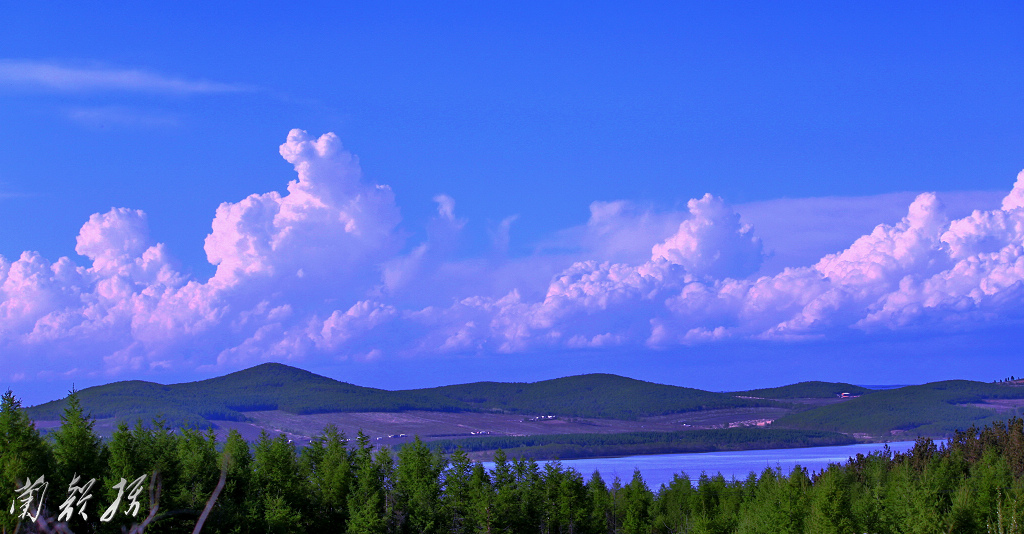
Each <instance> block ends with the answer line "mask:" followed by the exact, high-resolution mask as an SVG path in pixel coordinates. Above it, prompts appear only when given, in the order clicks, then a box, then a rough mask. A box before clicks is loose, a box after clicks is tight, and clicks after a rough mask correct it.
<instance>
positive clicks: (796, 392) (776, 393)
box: [732, 380, 872, 399]
mask: <svg viewBox="0 0 1024 534" xmlns="http://www.w3.org/2000/svg"><path fill="white" fill-rule="evenodd" d="M871 391H872V390H870V389H867V388H862V387H860V386H855V385H853V384H846V383H843V382H818V381H816V380H815V381H810V382H798V383H796V384H790V385H788V386H780V387H777V388H764V389H751V390H749V391H734V392H732V395H740V396H744V397H761V398H764V399H829V398H834V397H838V396H839V395H840V394H842V393H849V394H851V395H864V394H865V393H871Z"/></svg>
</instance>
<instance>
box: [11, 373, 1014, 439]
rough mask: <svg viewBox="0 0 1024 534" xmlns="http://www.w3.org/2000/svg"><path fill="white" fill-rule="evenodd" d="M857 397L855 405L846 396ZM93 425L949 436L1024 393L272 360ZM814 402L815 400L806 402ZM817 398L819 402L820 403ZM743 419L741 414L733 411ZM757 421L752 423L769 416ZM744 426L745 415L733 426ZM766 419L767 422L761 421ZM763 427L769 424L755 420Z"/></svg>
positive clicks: (95, 407)
mask: <svg viewBox="0 0 1024 534" xmlns="http://www.w3.org/2000/svg"><path fill="white" fill-rule="evenodd" d="M841 393H850V394H851V395H853V396H855V397H857V398H851V399H844V400H842V401H840V400H839V399H838V398H837V396H838V395H839V394H841ZM78 395H79V399H80V401H81V403H82V406H83V407H84V409H85V410H86V413H91V415H92V417H94V418H96V419H112V420H123V421H126V422H128V423H129V424H131V423H134V422H135V421H136V420H137V419H141V420H142V421H143V422H146V423H148V422H149V421H151V420H152V419H154V418H156V417H160V418H162V419H164V421H165V422H166V423H167V424H168V425H169V426H172V427H177V426H189V427H197V428H205V427H210V426H211V425H212V424H213V423H211V422H212V421H236V422H241V421H246V420H247V416H246V415H245V412H254V411H272V410H280V411H283V412H287V413H291V414H298V415H308V414H324V413H336V412H405V411H412V410H422V411H428V412H477V413H508V414H524V415H556V416H560V417H569V418H572V417H575V418H590V419H618V420H634V421H635V420H639V419H643V418H645V417H654V416H664V415H671V414H681V413H687V412H690V413H695V412H704V411H707V410H733V411H734V412H736V413H740V412H743V411H744V410H747V411H748V412H749V411H751V410H753V411H756V410H757V409H762V408H771V409H773V410H774V413H777V414H778V413H781V414H782V415H781V416H772V417H776V418H775V419H774V421H773V422H772V423H771V424H772V426H774V427H776V428H788V429H795V430H802V431H829V432H841V433H844V434H847V435H851V436H852V435H865V436H866V435H871V436H875V437H876V438H877V437H879V436H889V435H900V434H902V433H910V434H909V435H913V434H915V433H916V434H921V435H929V436H943V435H950V434H951V432H952V431H953V430H954V429H957V428H959V429H965V428H967V427H969V426H971V425H977V426H981V425H984V424H988V423H990V422H992V421H996V420H1003V421H1005V420H1006V419H1007V418H1008V417H1010V416H1013V415H1021V414H1022V413H1024V412H1022V410H1024V387H1019V386H1015V385H1013V384H1004V383H999V384H989V383H982V382H973V381H968V380H949V381H943V382H934V383H930V384H924V385H919V386H906V387H902V388H898V389H888V390H869V389H867V388H864V387H861V386H855V385H852V384H846V383H834V382H800V383H797V384H790V385H788V386H781V387H776V388H763V389H755V390H748V391H736V392H731V393H715V392H710V391H704V390H700V389H694V388H685V387H679V386H670V385H664V384H655V383H652V382H645V381H642V380H635V379H632V378H626V377H622V376H617V375H612V374H585V375H577V376H570V377H564V378H555V379H551V380H542V381H539V382H531V383H515V382H513V383H508V382H475V383H470V384H458V385H451V386H441V387H435V388H422V389H410V390H400V391H388V390H383V389H376V388H369V387H363V386H357V385H353V384H349V383H346V382H340V381H337V380H334V379H331V378H327V377H324V376H320V375H317V374H315V373H311V372H309V371H304V370H302V369H298V368H295V367H291V366H288V365H284V364H279V363H265V364H262V365H258V366H255V367H252V368H249V369H245V370H242V371H237V372H234V373H231V374H228V375H225V376H220V377H216V378H210V379H207V380H201V381H197V382H186V383H181V384H171V385H162V384H156V383H153V382H145V381H139V380H132V381H125V382H115V383H112V384H107V385H103V386H96V387H91V388H88V389H84V390H81V391H80V392H78ZM808 399H812V402H809V403H808V402H806V401H807V400H808ZM813 399H819V400H813ZM65 402H66V401H65V400H59V401H52V402H48V403H45V404H40V405H38V406H34V407H31V408H28V410H27V411H28V414H29V416H30V417H31V418H32V419H34V420H36V421H56V420H58V419H59V418H60V414H61V413H62V411H63V409H64V405H65ZM737 417H739V416H737ZM759 417H763V416H758V415H749V416H746V417H745V418H741V419H747V420H748V421H747V422H748V423H749V420H755V421H761V420H760V419H758V418H759ZM737 420H740V419H737ZM762 422H763V421H762ZM758 424H761V423H758Z"/></svg>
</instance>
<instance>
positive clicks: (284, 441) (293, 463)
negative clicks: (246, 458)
mask: <svg viewBox="0 0 1024 534" xmlns="http://www.w3.org/2000/svg"><path fill="white" fill-rule="evenodd" d="M251 487H252V488H253V489H254V490H255V492H256V495H254V497H256V498H259V499H260V500H261V502H262V504H263V519H264V521H265V528H266V530H267V531H268V532H292V531H295V530H302V514H301V512H300V511H301V509H302V508H303V507H304V496H303V495H302V485H301V483H300V480H299V469H298V458H297V457H296V453H295V446H294V445H293V444H292V443H291V442H289V440H288V437H287V436H285V435H284V434H279V435H278V436H277V437H276V438H274V439H270V436H269V435H268V434H267V433H266V431H263V432H261V433H260V438H259V440H258V441H257V442H256V447H255V454H254V455H253V482H252V486H251Z"/></svg>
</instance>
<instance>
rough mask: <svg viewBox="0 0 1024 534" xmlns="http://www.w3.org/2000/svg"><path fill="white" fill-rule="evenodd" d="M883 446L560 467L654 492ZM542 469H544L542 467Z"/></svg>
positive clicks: (896, 445) (815, 465)
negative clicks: (636, 477)
mask: <svg viewBox="0 0 1024 534" xmlns="http://www.w3.org/2000/svg"><path fill="white" fill-rule="evenodd" d="M884 445H885V444H882V443H864V444H857V445H841V446H836V447H808V448H802V449H767V450H760V451H729V452H701V453H686V454H652V455H645V456H625V457H621V458H585V459H581V460H562V466H563V467H566V468H568V467H572V468H573V469H575V470H577V471H579V472H580V473H582V474H583V478H584V480H588V479H590V475H591V474H593V472H594V470H595V469H596V470H598V471H600V472H601V478H603V479H604V481H605V483H607V484H611V483H612V481H613V480H614V479H615V477H618V478H619V479H620V480H621V481H622V483H623V484H627V483H629V481H630V480H632V479H633V470H634V469H640V474H641V475H642V476H643V477H644V481H645V482H647V486H648V487H650V488H651V489H652V490H655V491H657V489H658V487H659V486H661V485H662V484H668V483H669V482H671V481H672V476H673V475H675V474H678V473H686V474H687V475H689V477H690V480H691V481H693V482H694V483H696V481H697V478H699V477H700V474H701V473H702V472H706V473H707V474H708V475H714V474H717V473H722V474H723V475H725V478H726V479H731V478H736V479H738V480H743V479H745V478H747V475H748V474H750V472H751V471H754V472H756V473H760V472H761V471H763V470H764V468H765V467H772V468H774V467H776V466H778V467H781V468H782V472H783V473H787V474H788V473H789V471H791V470H792V469H793V466H795V465H800V466H802V467H806V468H807V469H808V470H810V471H816V470H820V469H822V468H824V467H826V466H828V464H830V463H844V462H846V460H847V459H848V458H849V457H851V456H856V455H857V453H861V454H868V453H869V452H872V451H877V450H881V449H882V447H883V446H884ZM888 445H889V448H890V449H892V450H893V451H894V452H903V451H906V450H908V449H911V448H913V446H914V442H913V441H897V442H893V443H888ZM484 466H485V467H487V468H488V469H493V468H494V462H484ZM542 468H543V466H542Z"/></svg>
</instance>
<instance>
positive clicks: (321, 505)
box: [301, 424, 353, 532]
mask: <svg viewBox="0 0 1024 534" xmlns="http://www.w3.org/2000/svg"><path fill="white" fill-rule="evenodd" d="M347 445H348V440H347V439H345V433H344V432H340V431H338V427H336V426H334V425H333V424H329V425H327V426H326V427H325V428H324V430H323V431H322V432H321V433H320V434H318V435H317V436H315V437H314V438H313V440H312V441H311V442H310V444H309V445H308V446H307V447H306V448H304V449H303V451H302V458H301V462H302V468H303V471H304V472H305V476H306V478H307V480H308V484H309V491H310V502H309V505H310V506H309V512H310V515H311V521H312V528H313V530H315V531H317V532H326V531H328V530H337V529H339V528H340V526H343V525H345V523H346V522H347V520H348V506H347V503H348V492H349V488H350V486H351V485H352V476H353V475H352V464H351V461H352V459H351V458H350V456H349V452H348V448H347Z"/></svg>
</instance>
